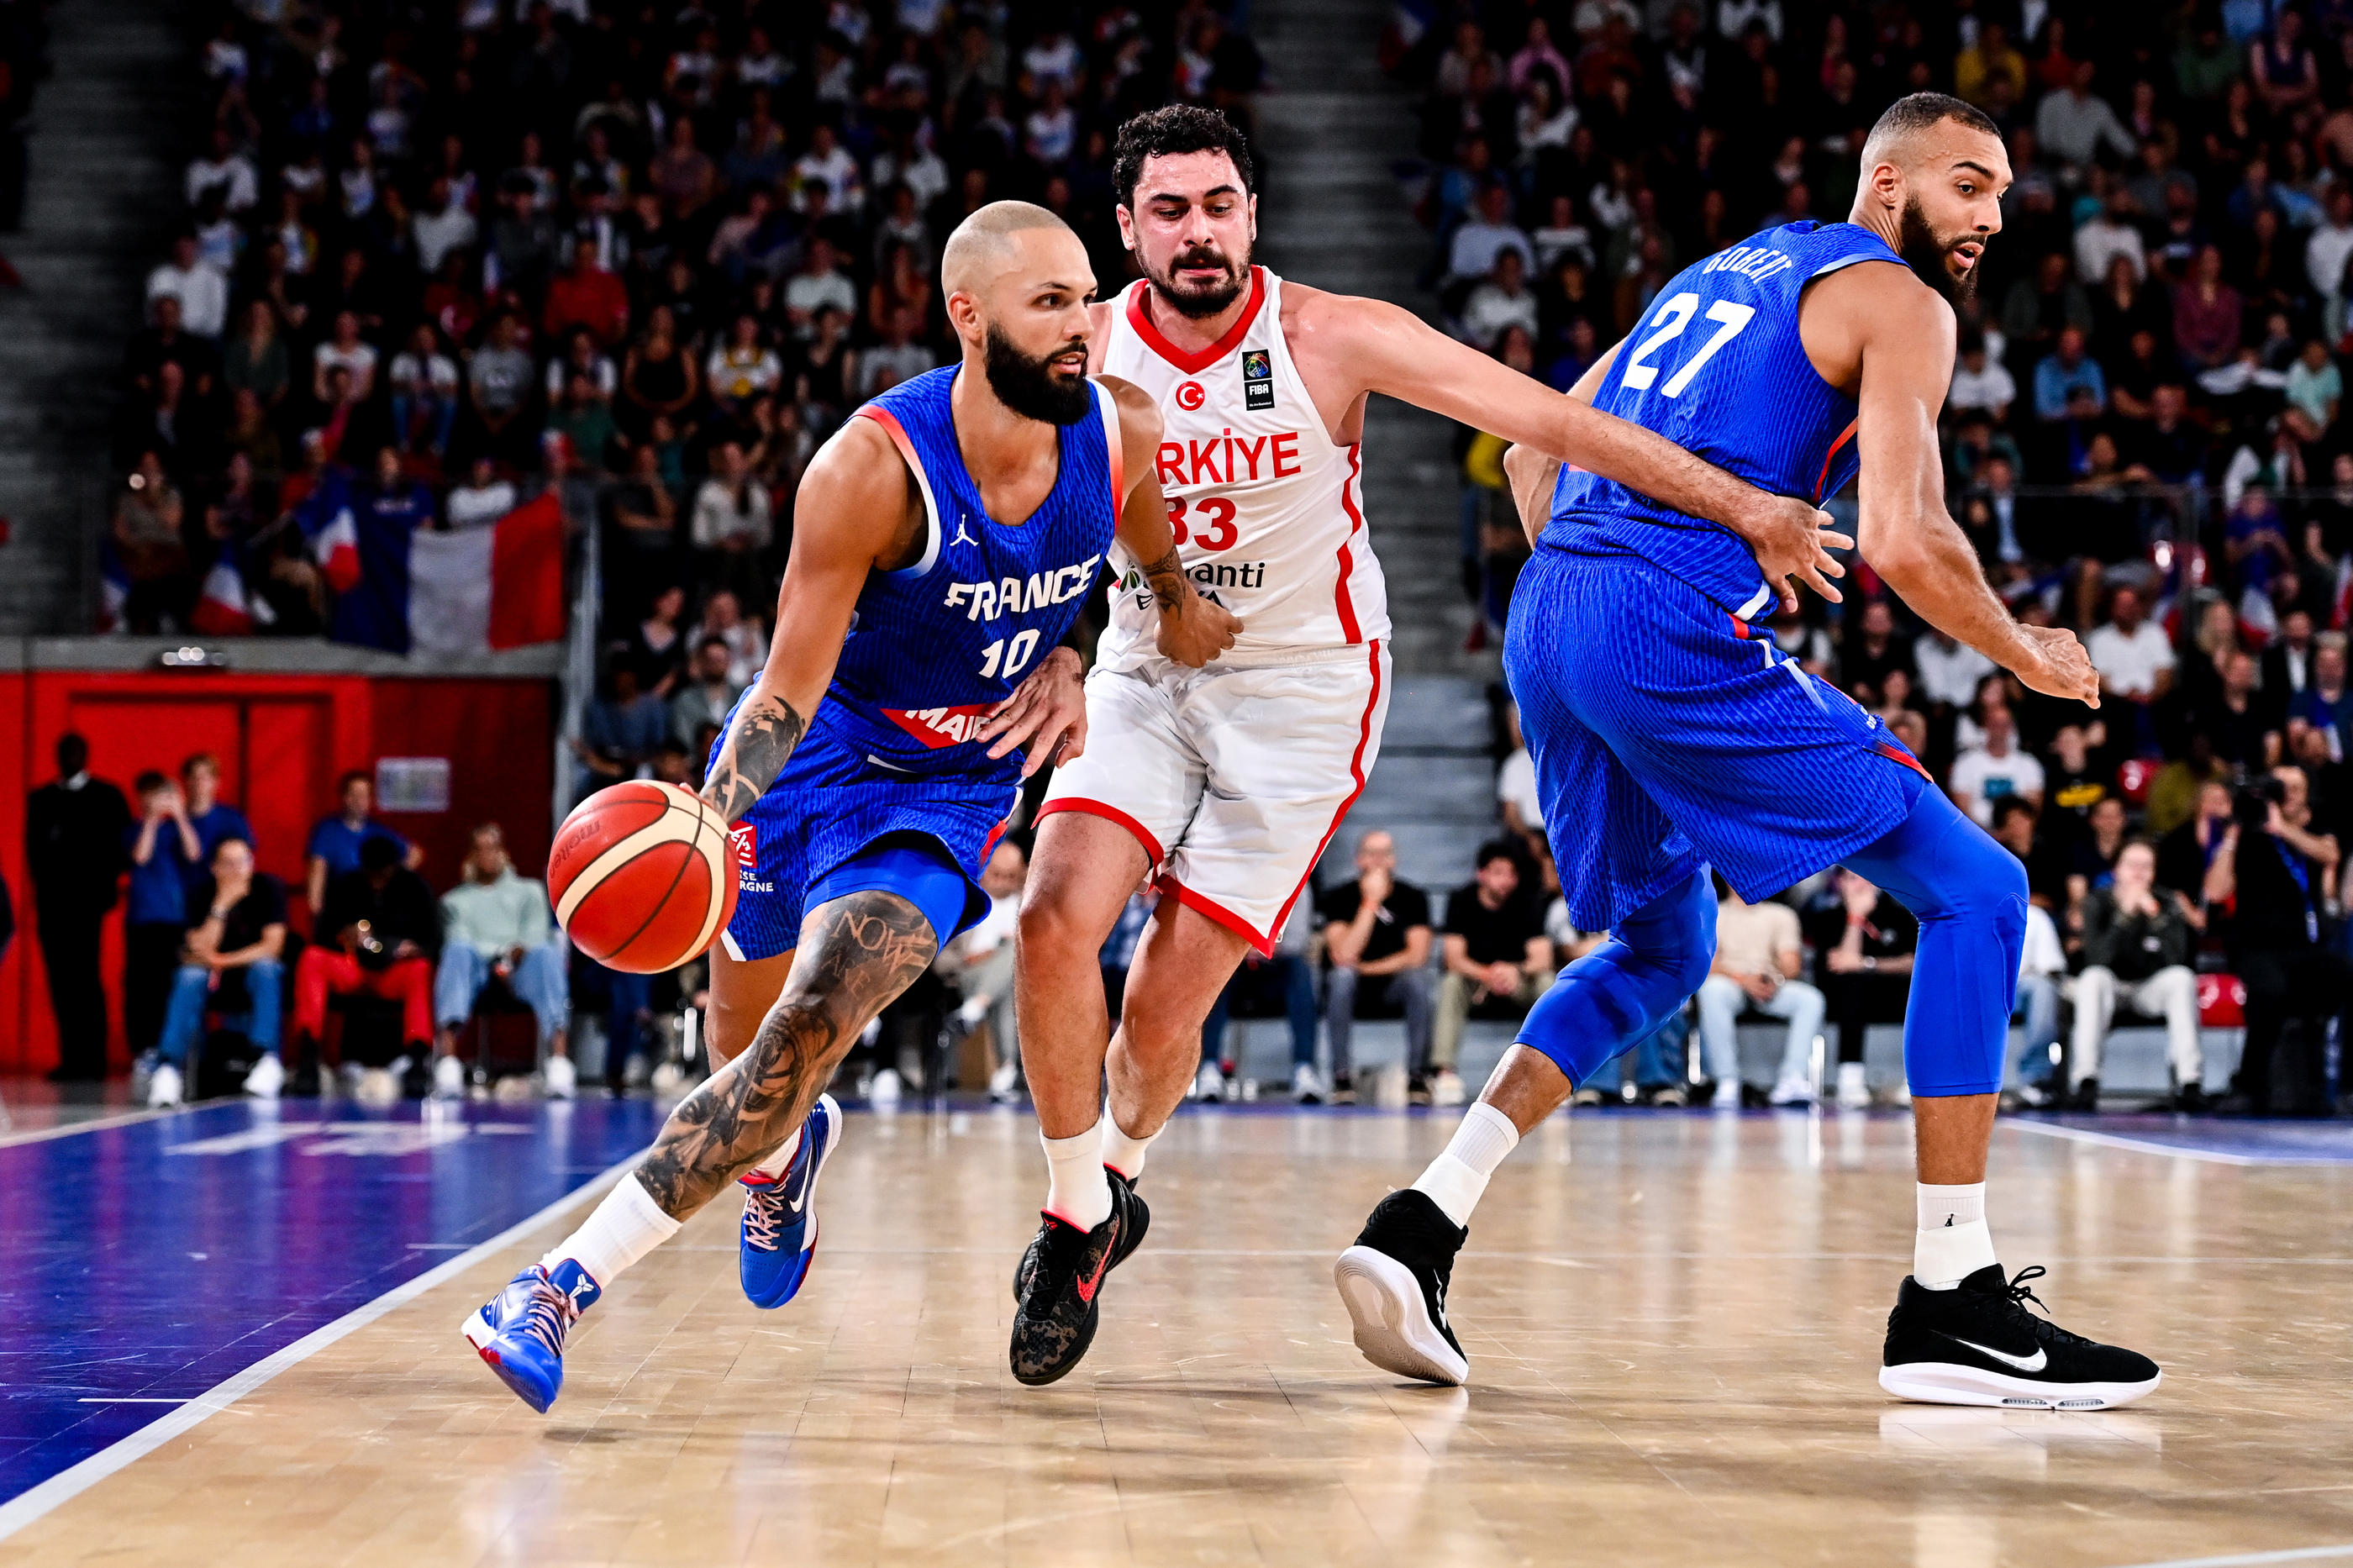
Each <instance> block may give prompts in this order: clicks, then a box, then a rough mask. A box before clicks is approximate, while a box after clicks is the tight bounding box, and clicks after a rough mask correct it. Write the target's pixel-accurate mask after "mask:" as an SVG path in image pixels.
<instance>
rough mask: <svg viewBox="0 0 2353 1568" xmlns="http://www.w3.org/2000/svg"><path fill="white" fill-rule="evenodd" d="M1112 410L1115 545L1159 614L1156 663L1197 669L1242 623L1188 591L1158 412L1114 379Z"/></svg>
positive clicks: (1136, 390) (1110, 382)
mask: <svg viewBox="0 0 2353 1568" xmlns="http://www.w3.org/2000/svg"><path fill="white" fill-rule="evenodd" d="M1102 379H1103V384H1104V385H1105V386H1107V387H1109V388H1111V393H1112V398H1113V402H1114V403H1116V404H1117V405H1118V407H1119V438H1120V458H1121V463H1122V466H1123V467H1124V469H1125V475H1126V480H1127V493H1126V494H1125V495H1124V496H1123V497H1121V498H1120V509H1119V542H1120V544H1121V546H1122V547H1123V548H1124V549H1125V550H1126V552H1127V553H1128V554H1129V556H1130V557H1132V558H1133V559H1134V561H1135V562H1136V563H1137V566H1138V569H1139V570H1141V571H1142V572H1143V574H1144V581H1145V584H1147V585H1148V586H1150V588H1151V590H1152V602H1153V603H1154V605H1156V606H1157V607H1158V608H1159V611H1160V630H1159V637H1158V647H1159V649H1160V654H1161V657H1162V658H1169V659H1174V660H1175V661H1176V663H1178V664H1182V665H1189V666H1191V667H1192V668H1196V669H1198V668H1200V667H1201V666H1203V665H1205V664H1207V663H1208V662H1209V661H1210V660H1211V659H1213V658H1217V657H1218V656H1219V654H1221V653H1223V652H1225V651H1226V649H1228V648H1229V647H1233V646H1234V637H1235V636H1236V635H1237V634H1238V633H1240V630H1241V629H1242V624H1241V622H1240V620H1238V619H1236V618H1235V617H1234V616H1233V615H1232V613H1231V612H1229V611H1228V610H1227V608H1226V607H1225V606H1224V605H1217V604H1212V603H1210V602H1209V601H1208V600H1207V599H1205V598H1203V597H1201V595H1199V594H1198V593H1196V592H1194V590H1193V580H1192V579H1191V578H1189V577H1187V576H1186V575H1185V564H1184V562H1183V561H1182V559H1180V558H1179V556H1178V555H1177V552H1176V529H1175V528H1174V527H1173V526H1172V525H1171V524H1170V523H1169V521H1168V502H1167V500H1166V498H1164V497H1163V496H1162V495H1161V493H1160V471H1159V469H1158V468H1157V467H1155V458H1158V456H1159V454H1160V409H1159V406H1158V405H1156V404H1155V403H1154V402H1153V401H1152V399H1151V397H1150V396H1149V395H1147V394H1145V391H1144V390H1143V389H1142V388H1141V387H1138V386H1136V385H1134V384H1132V383H1129V382H1124V381H1122V380H1120V379H1119V378H1118V377H1116V376H1108V375H1107V376H1104V377H1103V378H1102Z"/></svg>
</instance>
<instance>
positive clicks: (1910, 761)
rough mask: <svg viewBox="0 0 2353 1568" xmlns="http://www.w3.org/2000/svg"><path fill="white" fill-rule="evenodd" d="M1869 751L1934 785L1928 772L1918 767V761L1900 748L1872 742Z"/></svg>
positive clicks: (1886, 743)
mask: <svg viewBox="0 0 2353 1568" xmlns="http://www.w3.org/2000/svg"><path fill="white" fill-rule="evenodd" d="M1871 749H1872V750H1873V751H1874V752H1878V753H1879V754H1880V755H1881V756H1883V757H1885V758H1886V759H1887V760H1888V761H1889V762H1891V763H1900V764H1902V765H1903V766H1905V767H1907V768H1910V769H1911V770H1912V771H1913V772H1914V773H1918V774H1919V775H1920V776H1921V777H1922V778H1924V779H1927V780H1928V782H1929V783H1930V784H1935V783H1936V779H1935V778H1933V777H1931V776H1930V774H1929V773H1928V770H1927V769H1926V768H1924V767H1922V766H1921V765H1920V759H1919V758H1917V757H1915V756H1914V755H1913V754H1912V753H1911V752H1908V751H1906V750H1905V749H1904V748H1903V747H1902V746H1896V745H1890V744H1889V743H1888V742H1885V741H1874V742H1872V746H1871Z"/></svg>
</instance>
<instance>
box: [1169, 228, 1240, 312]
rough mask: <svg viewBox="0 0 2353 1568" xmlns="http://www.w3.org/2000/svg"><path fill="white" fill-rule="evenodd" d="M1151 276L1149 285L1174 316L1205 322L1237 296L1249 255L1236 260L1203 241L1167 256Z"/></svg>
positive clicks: (1238, 295) (1237, 297) (1238, 297)
mask: <svg viewBox="0 0 2353 1568" xmlns="http://www.w3.org/2000/svg"><path fill="white" fill-rule="evenodd" d="M1147 270H1149V268H1147ZM1151 276H1152V286H1153V288H1154V289H1155V290H1156V291H1157V292H1158V293H1159V295H1160V297H1161V298H1162V299H1163V300H1167V301H1168V303H1169V304H1170V305H1171V306H1173V307H1174V308H1175V309H1176V313H1177V314H1178V315H1180V316H1186V317H1189V318H1190V319H1192V320H1194V321H1205V320H1207V319H1208V318H1209V317H1211V316H1214V315H1216V314H1217V313H1218V312H1219V311H1220V310H1224V309H1225V308H1226V307H1227V306H1229V305H1230V304H1232V303H1233V302H1234V301H1235V300H1238V299H1240V297H1241V292H1242V289H1243V288H1244V287H1245V286H1246V285H1247V284H1248V283H1249V282H1250V258H1249V257H1247V256H1244V257H1242V258H1239V259H1237V258H1233V257H1230V256H1228V255H1227V254H1226V253H1225V252H1224V251H1223V250H1221V249H1219V247H1217V245H1216V244H1215V243H1214V242H1206V241H1205V242H1203V243H1202V244H1199V245H1195V246H1190V247H1187V248H1186V249H1184V250H1181V251H1178V252H1177V253H1176V255H1174V256H1171V257H1170V258H1168V261H1167V264H1166V266H1165V267H1164V268H1161V269H1160V270H1159V271H1157V272H1153V273H1152V274H1151Z"/></svg>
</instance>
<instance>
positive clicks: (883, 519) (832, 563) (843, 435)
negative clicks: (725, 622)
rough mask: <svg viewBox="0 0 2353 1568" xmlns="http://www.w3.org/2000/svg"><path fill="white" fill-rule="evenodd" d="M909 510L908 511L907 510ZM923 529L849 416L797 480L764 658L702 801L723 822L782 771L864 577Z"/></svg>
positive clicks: (869, 437)
mask: <svg viewBox="0 0 2353 1568" xmlns="http://www.w3.org/2000/svg"><path fill="white" fill-rule="evenodd" d="M911 504H912V511H911ZM922 528H923V499H922V497H921V496H920V495H917V494H914V493H913V483H912V476H910V475H909V474H908V472H907V465H906V462H905V460H904V459H902V458H901V457H900V456H899V453H898V449H897V448H896V447H893V446H892V444H891V438H890V437H889V436H887V435H885V434H884V433H883V431H882V428H881V426H879V425H876V424H875V423H874V422H873V421H872V420H871V419H852V420H849V421H848V422H847V423H845V424H844V425H843V426H842V427H841V428H840V429H839V430H838V431H836V432H835V433H834V436H833V438H832V439H831V440H829V441H828V442H827V443H826V444H825V445H824V446H823V447H820V448H819V449H818V454H817V456H816V457H815V458H812V459H811V460H810V462H809V466H808V470H807V472H806V473H804V474H803V475H802V476H801V485H800V489H799V491H798V494H797V500H796V501H795V503H794V527H793V549H792V555H791V556H790V558H789V559H788V560H787V561H786V563H785V581H784V584H783V585H782V586H781V587H780V588H778V589H777V591H776V635H775V636H774V637H771V638H770V639H769V642H768V661H767V663H766V664H765V665H763V666H761V668H760V678H759V679H757V680H755V681H754V682H753V683H752V689H751V691H750V692H749V693H748V694H746V695H745V697H744V702H743V705H742V706H741V707H739V708H737V709H736V710H735V719H734V721H733V723H731V724H730V725H728V727H727V737H726V739H725V740H724V741H723V742H720V746H719V755H718V756H717V757H715V758H713V759H712V764H711V775H710V777H709V778H708V779H706V780H705V781H704V783H703V785H702V798H703V799H704V800H705V801H707V802H709V803H710V805H711V806H712V809H713V810H715V811H717V812H718V813H719V814H720V816H723V817H724V818H726V819H727V820H728V821H730V822H734V821H736V820H738V819H740V818H741V817H742V816H744V813H745V812H747V811H749V810H751V809H752V803H753V802H754V801H756V800H758V799H759V798H760V797H761V796H762V795H765V794H766V793H767V791H768V786H769V785H770V784H774V783H776V775H777V774H778V773H783V772H784V771H785V759H786V758H787V757H789V756H791V755H792V754H793V748H794V747H796V746H797V745H799V744H800V743H801V737H802V736H803V735H805V734H807V732H808V726H809V720H810V719H811V718H812V717H814V716H815V715H816V713H817V705H818V703H819V702H820V701H822V700H824V698H825V689H826V687H827V686H828V684H830V683H831V681H832V679H833V667H834V664H835V661H836V660H838V659H839V658H840V656H841V642H842V639H843V638H844V637H848V636H849V617H850V616H851V615H852V614H853V613H854V612H855V611H856V610H857V608H858V595H859V594H860V591H861V590H863V589H864V587H865V586H866V574H867V573H868V572H869V571H871V569H872V568H873V567H874V566H875V565H876V564H878V563H883V564H889V565H897V564H900V562H899V560H898V557H899V556H900V555H901V554H902V553H903V552H905V549H906V547H907V546H908V544H909V543H911V542H912V540H913V537H914V533H915V532H916V531H920V530H921V529H922Z"/></svg>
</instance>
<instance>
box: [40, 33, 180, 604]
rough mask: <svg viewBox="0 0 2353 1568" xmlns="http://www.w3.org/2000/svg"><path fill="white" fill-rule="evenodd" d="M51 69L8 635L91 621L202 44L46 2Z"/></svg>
mask: <svg viewBox="0 0 2353 1568" xmlns="http://www.w3.org/2000/svg"><path fill="white" fill-rule="evenodd" d="M49 23H50V26H51V28H52V29H53V36H52V44H51V54H52V59H53V61H54V65H55V71H54V74H53V75H52V76H51V78H50V79H48V80H47V81H46V82H44V83H42V84H41V86H40V89H39V90H38V93H37V97H36V99H35V103H34V114H33V121H32V126H31V136H30V142H31V146H30V180H29V184H28V186H27V189H26V201H25V223H24V228H23V231H22V232H21V233H18V234H15V235H9V236H0V255H5V256H6V257H7V258H8V259H9V261H10V262H12V263H13V264H14V265H15V266H16V269H17V271H18V272H19V273H20V274H21V275H22V276H23V278H24V283H25V286H24V287H23V288H21V289H5V290H0V515H5V517H6V518H7V519H8V520H9V522H10V538H9V540H8V542H7V543H6V544H5V545H0V634H5V635H32V634H39V633H54V632H67V631H80V630H85V629H87V609H86V606H87V605H88V604H89V602H90V601H89V599H88V597H87V595H89V594H90V593H91V592H92V591H94V585H93V584H89V583H87V582H85V580H84V579H85V570H84V568H85V563H86V561H87V560H88V559H89V554H90V552H89V546H88V541H89V539H90V535H91V532H92V531H93V530H95V529H97V528H98V527H100V524H101V523H102V521H103V520H104V518H105V516H106V510H107V507H108V505H109V503H110V501H111V497H112V494H113V490H112V487H111V483H110V480H111V475H110V473H109V471H108V468H107V449H106V448H107V439H106V437H107V429H108V423H109V420H110V419H111V416H112V414H113V408H114V388H115V384H116V373H117V369H118V367H119V366H120V364H121V358H122V346H123V343H124V342H125V341H126V340H127V339H128V337H129V335H130V334H131V332H132V331H134V330H136V328H137V326H138V324H139V300H140V293H141V287H142V282H143V280H144V278H145V274H146V269H147V268H149V267H150V266H152V265H153V263H154V262H155V261H157V260H159V259H161V258H162V254H163V251H164V240H165V236H166V235H167V233H168V231H169V228H170V226H171V225H172V224H173V222H174V220H175V219H176V218H177V217H178V216H179V215H180V212H181V205H180V200H179V192H178V163H177V162H176V161H175V157H174V147H175V146H176V145H177V144H178V143H179V142H180V141H181V140H182V139H183V134H182V125H183V119H184V117H183V114H182V110H183V108H184V106H185V102H186V100H187V95H186V85H187V83H188V82H189V80H190V78H191V75H192V73H193V72H194V70H195V53H194V51H193V49H192V48H191V47H190V46H189V41H188V39H187V38H186V37H185V35H184V33H183V32H182V30H181V26H180V21H179V18H178V16H177V15H176V11H175V8H174V7H171V6H167V5H162V4H159V3H158V0H74V4H72V5H59V6H56V7H54V8H53V9H52V10H51V11H50V13H49Z"/></svg>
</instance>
